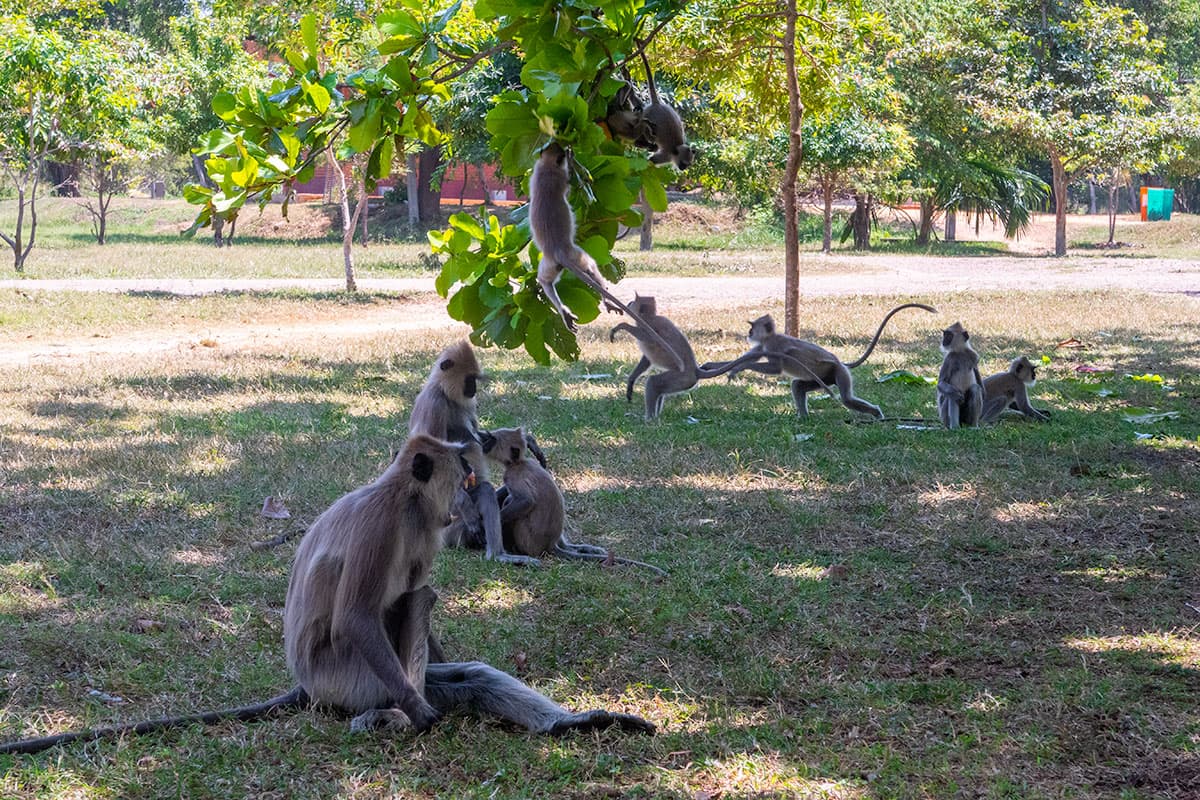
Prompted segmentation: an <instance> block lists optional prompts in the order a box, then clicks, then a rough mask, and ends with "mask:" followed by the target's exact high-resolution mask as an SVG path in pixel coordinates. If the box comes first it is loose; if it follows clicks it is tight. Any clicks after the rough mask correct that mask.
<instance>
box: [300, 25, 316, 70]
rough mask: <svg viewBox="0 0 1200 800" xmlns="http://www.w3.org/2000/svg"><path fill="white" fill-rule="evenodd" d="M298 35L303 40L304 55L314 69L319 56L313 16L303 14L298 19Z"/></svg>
mask: <svg viewBox="0 0 1200 800" xmlns="http://www.w3.org/2000/svg"><path fill="white" fill-rule="evenodd" d="M300 35H301V36H302V37H303V38H304V49H305V50H306V51H307V53H306V55H307V56H308V58H309V59H310V60H311V64H312V66H313V67H315V66H316V63H317V56H318V55H319V54H320V53H319V51H318V50H317V18H316V16H315V15H313V14H305V15H304V16H303V17H301V18H300Z"/></svg>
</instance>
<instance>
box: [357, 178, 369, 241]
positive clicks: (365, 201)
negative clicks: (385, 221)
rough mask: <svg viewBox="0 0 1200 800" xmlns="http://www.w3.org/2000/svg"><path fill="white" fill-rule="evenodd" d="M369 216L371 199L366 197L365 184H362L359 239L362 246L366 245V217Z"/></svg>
mask: <svg viewBox="0 0 1200 800" xmlns="http://www.w3.org/2000/svg"><path fill="white" fill-rule="evenodd" d="M370 216H371V201H370V199H369V198H368V197H367V192H366V184H365V183H364V184H363V207H362V236H361V237H360V239H359V244H361V245H362V246H363V247H366V246H367V235H368V234H367V218H368V217H370Z"/></svg>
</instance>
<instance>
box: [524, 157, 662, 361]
mask: <svg viewBox="0 0 1200 800" xmlns="http://www.w3.org/2000/svg"><path fill="white" fill-rule="evenodd" d="M570 186H571V179H570V174H569V173H568V171H567V152H566V151H565V150H563V148H562V146H561V145H559V144H558V142H555V141H551V142H550V143H549V144H547V145H546V147H545V149H543V150H542V153H541V155H540V156H538V160H537V163H536V164H535V165H534V167H533V175H532V176H530V178H529V230H530V232H531V233H532V234H533V243H534V244H535V245H537V248H538V250H539V251H540V252H541V254H542V255H541V261H540V262H539V263H538V269H537V281H538V284H539V285H540V286H541V287H542V291H543V292H545V294H546V299H547V300H549V301H550V303H551V305H553V306H554V308H555V309H556V310H557V311H558V313H559V316H561V317H562V321H563V324H564V325H566V326H567V328H568V329H569V330H571V331H576V330H578V326H577V324H576V323H577V320H576V318H575V315H574V314H572V313H571V312H570V311H568V310H567V307H566V306H564V305H563V302H562V299H561V298H559V296H558V289H557V286H558V281H559V279H560V278H562V273H563V270H564V269H569V270H570V271H571V272H572V273H573V274H574V275H575V277H577V278H579V279H580V280H581V281H583V283H584V284H586V285H587V286H588V287H590V288H591V289H592V290H593V291H596V292H598V293H599V294H600V296H601V297H603V298H604V300H605V304H606V305H607V306H608V308H609V310H610V311H615V312H616V313H619V314H624V313H626V308H625V306H624V305H623V304H622V303H621V301H620V300H618V299H617V298H616V297H615V296H614V295H613V294H612V292H610V291H608V289H607V288H606V287H605V285H604V279H603V278H601V277H600V273H599V272H597V270H596V262H595V261H594V260H593V259H592V257H591V256H590V255H588V254H587V253H586V252H584V251H583V249H582V248H581V247H580V246H579V245H577V244H576V243H575V214H574V212H573V211H572V210H571V204H570V202H569V200H568V198H567V194H568V192H569V190H570ZM629 313H630V316H633V318H634V319H638V317H637V315H636V314H634V313H633V312H629ZM638 322H642V320H640V319H638ZM652 335H654V336H655V337H656V338H659V339H660V341H659V344H660V345H661V346H662V347H664V348H666V350H667V351H669V352H671V353H672V355H673V359H672V360H673V361H674V363H675V365H676V368H677V369H683V360H682V359H681V358H680V356H679V354H677V353H674V351H673V350H672V349H671V346H670V345H669V344H667V342H665V341H661V337H658V336H657V334H652Z"/></svg>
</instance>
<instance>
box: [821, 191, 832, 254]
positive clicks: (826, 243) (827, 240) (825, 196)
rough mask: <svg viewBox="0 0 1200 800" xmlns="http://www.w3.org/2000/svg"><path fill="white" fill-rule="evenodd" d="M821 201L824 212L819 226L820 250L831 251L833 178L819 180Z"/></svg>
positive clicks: (826, 252)
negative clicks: (822, 222) (822, 225)
mask: <svg viewBox="0 0 1200 800" xmlns="http://www.w3.org/2000/svg"><path fill="white" fill-rule="evenodd" d="M821 202H822V205H823V209H824V212H825V220H824V227H822V228H821V252H822V253H825V254H826V255H828V254H829V253H831V252H833V180H824V181H821Z"/></svg>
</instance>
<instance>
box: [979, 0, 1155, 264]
mask: <svg viewBox="0 0 1200 800" xmlns="http://www.w3.org/2000/svg"><path fill="white" fill-rule="evenodd" d="M990 22H991V24H992V26H993V29H994V30H995V31H999V32H1001V34H1002V35H999V36H995V37H994V38H993V39H992V41H991V45H990V46H991V55H992V56H994V61H995V63H994V64H993V65H992V66H991V67H989V68H986V69H984V70H983V71H981V72H979V73H977V74H976V75H975V84H974V87H973V89H974V91H975V97H974V100H975V102H976V109H977V110H978V111H979V113H980V114H981V115H983V116H984V117H985V118H987V119H988V120H990V121H992V122H995V123H996V124H999V125H1002V126H1004V127H1006V128H1008V129H1009V130H1012V131H1014V132H1016V133H1018V134H1020V135H1021V136H1023V137H1024V138H1025V139H1026V141H1028V142H1029V144H1030V146H1032V147H1035V148H1037V149H1038V150H1039V151H1040V152H1042V153H1043V154H1044V155H1045V157H1046V158H1047V159H1049V161H1050V167H1051V172H1052V177H1053V180H1052V188H1053V196H1054V207H1055V244H1054V253H1055V255H1058V256H1062V255H1065V254H1066V252H1067V234H1066V214H1067V206H1068V197H1067V188H1068V186H1069V185H1070V184H1071V183H1072V181H1074V180H1075V179H1076V178H1077V177H1079V176H1080V175H1082V174H1084V173H1085V172H1086V171H1087V170H1089V169H1091V168H1092V167H1094V166H1095V165H1096V164H1097V163H1098V162H1099V161H1101V160H1103V159H1104V156H1105V154H1106V152H1107V151H1108V150H1109V149H1110V148H1111V147H1112V146H1113V145H1114V143H1115V142H1117V141H1118V140H1119V138H1120V137H1121V136H1123V135H1126V134H1128V133H1129V132H1131V131H1133V130H1135V129H1137V128H1140V127H1142V126H1144V125H1150V124H1153V116H1154V115H1155V114H1156V113H1159V112H1160V111H1161V109H1162V102H1163V99H1164V98H1165V96H1166V95H1167V94H1169V92H1170V90H1171V88H1172V87H1171V85H1170V82H1169V80H1168V79H1167V76H1166V74H1165V72H1164V70H1163V68H1162V66H1161V65H1160V64H1159V62H1158V56H1159V54H1160V52H1161V47H1160V46H1159V45H1158V44H1157V43H1155V42H1153V41H1151V40H1150V39H1149V38H1148V36H1147V29H1146V26H1145V24H1144V23H1143V22H1142V21H1141V20H1140V19H1138V18H1137V16H1136V15H1134V14H1133V13H1132V12H1130V11H1128V10H1126V9H1123V8H1119V7H1110V6H1104V5H1100V4H1098V3H1095V2H1092V0H1061V1H1060V2H1056V3H1053V4H1046V3H1043V2H1034V1H1033V0H1009V1H1008V2H1002V3H997V4H996V5H995V7H994V15H993V17H992V18H991V20H990Z"/></svg>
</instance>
